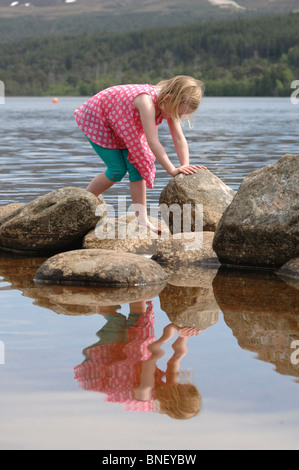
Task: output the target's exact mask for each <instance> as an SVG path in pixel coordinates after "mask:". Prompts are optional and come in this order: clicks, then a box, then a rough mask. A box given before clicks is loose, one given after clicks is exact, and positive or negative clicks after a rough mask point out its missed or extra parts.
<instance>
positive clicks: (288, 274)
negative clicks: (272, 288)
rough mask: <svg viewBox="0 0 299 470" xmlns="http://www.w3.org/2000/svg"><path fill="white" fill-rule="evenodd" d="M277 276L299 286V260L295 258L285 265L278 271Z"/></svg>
mask: <svg viewBox="0 0 299 470" xmlns="http://www.w3.org/2000/svg"><path fill="white" fill-rule="evenodd" d="M277 274H278V275H279V277H281V278H283V279H284V278H286V279H290V280H293V281H294V282H295V281H296V282H297V283H298V285H299V258H294V259H291V260H290V261H288V262H287V263H285V264H284V265H283V266H282V267H281V268H280V269H279V270H278V271H277Z"/></svg>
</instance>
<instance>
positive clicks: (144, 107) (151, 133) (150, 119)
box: [134, 94, 197, 176]
mask: <svg viewBox="0 0 299 470" xmlns="http://www.w3.org/2000/svg"><path fill="white" fill-rule="evenodd" d="M134 105H135V107H136V108H137V109H138V111H139V113H140V118H141V122H142V127H143V130H144V133H145V137H146V139H147V142H148V145H149V147H150V149H151V151H152V152H153V154H154V155H155V157H156V159H157V160H158V162H159V163H160V165H161V166H162V167H163V168H164V169H165V170H166V171H167V173H169V174H170V175H171V176H176V175H177V174H179V173H185V174H192V173H196V171H197V166H196V165H194V166H192V165H186V166H182V167H180V168H175V166H174V165H173V164H172V163H171V161H170V160H169V158H168V156H167V154H166V152H165V150H164V147H163V146H162V144H161V143H160V141H159V135H158V130H157V126H156V120H155V118H156V110H155V106H154V103H153V101H152V99H151V97H150V96H149V95H146V94H142V95H138V96H137V97H136V98H135V100H134Z"/></svg>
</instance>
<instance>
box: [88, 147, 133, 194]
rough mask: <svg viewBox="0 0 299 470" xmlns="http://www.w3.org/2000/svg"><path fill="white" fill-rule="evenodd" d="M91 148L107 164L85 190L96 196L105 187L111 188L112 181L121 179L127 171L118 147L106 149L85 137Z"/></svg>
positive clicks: (104, 189)
mask: <svg viewBox="0 0 299 470" xmlns="http://www.w3.org/2000/svg"><path fill="white" fill-rule="evenodd" d="M87 140H88V141H89V143H90V145H91V146H92V148H93V149H94V150H95V152H96V153H97V154H98V155H99V157H100V158H101V159H102V160H103V162H104V163H105V164H106V165H107V170H106V171H105V173H101V174H100V175H98V176H96V177H95V178H94V179H93V180H92V182H91V183H90V184H89V185H88V186H87V188H86V191H89V192H90V193H92V194H94V195H95V196H98V195H99V194H102V193H103V192H104V191H106V190H107V189H109V188H111V186H113V185H114V183H116V182H118V181H121V180H122V178H123V177H124V176H125V174H126V173H127V166H126V162H125V159H124V156H123V153H122V150H119V149H106V148H104V147H101V146H100V145H97V144H95V143H94V142H92V141H91V140H90V139H88V138H87Z"/></svg>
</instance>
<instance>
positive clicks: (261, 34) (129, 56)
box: [0, 13, 299, 96]
mask: <svg viewBox="0 0 299 470" xmlns="http://www.w3.org/2000/svg"><path fill="white" fill-rule="evenodd" d="M179 74H184V75H193V76H194V77H196V78H198V79H200V80H202V81H203V82H204V83H205V85H206V95H208V96H289V95H290V86H291V83H292V82H293V81H294V80H299V13H290V14H287V15H275V16H261V17H256V18H248V19H245V18H243V19H238V20H237V19H236V20H228V21H213V22H208V23H197V24H193V25H188V26H174V27H163V28H159V27H156V28H148V29H144V30H141V31H133V32H128V33H105V34H93V35H89V34H87V33H84V34H82V35H79V36H63V37H51V38H43V39H39V40H32V41H20V42H15V43H12V42H10V43H2V44H0V80H1V81H3V82H4V84H5V91H6V95H7V96H20V95H35V96H37V95H39V96H43V95H50V96H53V95H83V96H90V95H93V94H95V93H97V92H98V91H100V90H101V89H103V88H106V87H108V86H111V85H114V84H121V83H146V82H148V83H153V84H155V83H157V82H158V81H159V80H160V79H162V78H169V77H172V76H174V75H179Z"/></svg>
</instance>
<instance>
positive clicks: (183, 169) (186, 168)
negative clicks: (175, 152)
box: [171, 165, 207, 176]
mask: <svg viewBox="0 0 299 470" xmlns="http://www.w3.org/2000/svg"><path fill="white" fill-rule="evenodd" d="M198 169H201V170H207V168H206V167H205V166H203V165H182V166H180V167H179V168H175V169H174V171H173V172H172V174H171V176H177V175H178V174H179V173H183V174H184V175H192V174H193V173H196V172H197V170H198Z"/></svg>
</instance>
